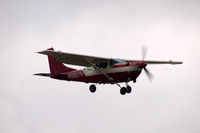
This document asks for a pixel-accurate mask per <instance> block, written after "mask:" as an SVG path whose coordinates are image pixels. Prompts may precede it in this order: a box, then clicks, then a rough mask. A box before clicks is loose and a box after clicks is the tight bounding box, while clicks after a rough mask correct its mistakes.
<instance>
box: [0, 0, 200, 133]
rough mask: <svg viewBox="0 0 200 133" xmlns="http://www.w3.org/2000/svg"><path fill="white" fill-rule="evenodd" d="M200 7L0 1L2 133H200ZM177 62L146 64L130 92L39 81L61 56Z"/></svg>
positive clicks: (160, 0) (159, 0) (163, 2)
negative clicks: (52, 53) (50, 51)
mask: <svg viewBox="0 0 200 133" xmlns="http://www.w3.org/2000/svg"><path fill="white" fill-rule="evenodd" d="M199 13H200V1H198V0H196V1H195V0H153V1H149V0H140V1H136V0H135V1H134V0H124V1H122V0H101V1H100V0H99V1H97V0H96V1H95V0H85V1H81V0H74V1H68V0H55V1H54V0H46V1H45V0H38V1H36V0H34V1H31V0H30V1H29V0H15V1H14V0H1V1H0V60H1V64H0V73H1V78H0V81H1V84H0V132H1V133H13V132H16V133H55V132H56V133H57V132H59V133H62V132H63V133H66V132H71V133H94V132H97V133H103V132H115V133H121V132H126V133H132V132H137V133H146V132H150V133H160V132H163V133H177V132H182V133H188V132H190V133H199V132H200V127H199V123H200V113H199V112H200V106H199V102H200V98H199V93H200V90H199V86H200V83H199V79H200V76H199V65H200V63H199V58H200V52H199V50H200V39H199V37H200V14H199ZM142 45H146V46H147V47H148V48H149V51H148V54H147V58H146V59H153V60H168V59H171V60H181V61H183V62H184V64H183V65H178V66H171V65H157V66H156V65H154V66H148V68H149V69H150V70H151V72H152V73H153V74H154V76H155V79H154V80H153V82H152V83H150V82H149V81H148V79H147V77H146V75H145V74H144V73H142V74H141V75H140V77H139V78H138V81H137V83H136V84H133V83H130V85H131V86H132V87H133V93H132V94H130V95H126V96H121V95H120V93H119V88H118V86H116V85H105V86H104V85H98V86H97V92H96V93H95V94H91V93H90V92H89V90H88V87H89V84H84V83H76V82H63V81H58V80H53V79H49V78H43V77H35V76H33V75H32V74H34V73H37V72H48V71H49V68H48V62H47V58H46V57H45V56H43V55H39V54H36V53H34V52H37V51H40V50H44V49H46V48H48V47H51V46H54V48H55V49H56V50H61V51H66V52H73V53H79V54H89V55H94V56H103V57H117V58H126V59H141V46H142Z"/></svg>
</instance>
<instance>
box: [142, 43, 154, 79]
mask: <svg viewBox="0 0 200 133" xmlns="http://www.w3.org/2000/svg"><path fill="white" fill-rule="evenodd" d="M146 55H147V47H145V46H142V64H143V65H142V66H143V67H142V68H144V71H145V73H146V75H147V77H148V79H149V80H150V81H152V80H153V74H152V73H151V72H150V71H149V70H148V69H147V68H146V66H147V64H146V63H145V62H144V59H145V57H146Z"/></svg>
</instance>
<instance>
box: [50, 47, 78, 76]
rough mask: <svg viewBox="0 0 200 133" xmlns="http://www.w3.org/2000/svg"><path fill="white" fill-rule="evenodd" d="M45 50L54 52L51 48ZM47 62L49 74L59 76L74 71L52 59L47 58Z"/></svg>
mask: <svg viewBox="0 0 200 133" xmlns="http://www.w3.org/2000/svg"><path fill="white" fill-rule="evenodd" d="M47 50H54V49H53V48H49V49H47ZM48 60H49V69H50V72H51V74H61V73H65V72H70V71H74V70H76V69H73V68H70V67H66V66H65V65H64V64H63V63H61V62H58V61H57V60H56V59H55V58H54V57H52V56H48Z"/></svg>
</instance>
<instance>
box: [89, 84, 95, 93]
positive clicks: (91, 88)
mask: <svg viewBox="0 0 200 133" xmlns="http://www.w3.org/2000/svg"><path fill="white" fill-rule="evenodd" d="M89 89H90V92H92V93H94V92H95V91H96V86H95V85H90V88H89Z"/></svg>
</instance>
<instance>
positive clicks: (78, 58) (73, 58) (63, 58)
mask: <svg viewBox="0 0 200 133" xmlns="http://www.w3.org/2000/svg"><path fill="white" fill-rule="evenodd" d="M38 53H40V54H45V55H49V56H52V57H54V58H55V59H56V60H57V61H59V62H62V63H65V64H70V65H78V66H86V67H89V66H91V64H101V63H105V62H109V61H110V60H111V59H112V58H103V57H95V56H88V55H80V54H72V53H65V52H61V51H53V50H44V51H41V52H38ZM124 61H126V62H145V63H147V64H172V65H174V64H182V62H180V61H171V60H169V61H149V60H124Z"/></svg>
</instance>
